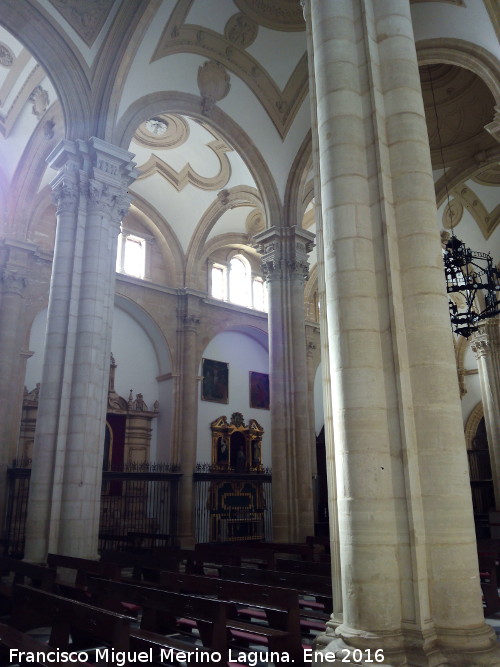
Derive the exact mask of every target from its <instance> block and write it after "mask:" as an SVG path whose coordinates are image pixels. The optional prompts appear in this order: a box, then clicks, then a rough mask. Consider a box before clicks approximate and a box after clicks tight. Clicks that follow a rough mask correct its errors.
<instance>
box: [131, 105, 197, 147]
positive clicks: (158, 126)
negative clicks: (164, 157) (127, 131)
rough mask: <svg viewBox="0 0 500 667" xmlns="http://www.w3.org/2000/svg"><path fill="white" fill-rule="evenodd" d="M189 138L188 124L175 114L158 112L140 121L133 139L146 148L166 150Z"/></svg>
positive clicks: (179, 144) (180, 144)
mask: <svg viewBox="0 0 500 667" xmlns="http://www.w3.org/2000/svg"><path fill="white" fill-rule="evenodd" d="M188 138H189V124H188V122H187V121H186V119H185V118H183V117H182V116H178V115H177V114H159V115H158V116H154V117H153V118H150V119H149V120H147V121H145V122H144V123H141V125H140V126H139V127H138V129H137V131H136V133H135V134H134V139H133V140H134V141H135V142H136V143H138V144H139V145H140V146H145V147H146V148H152V149H153V150H154V149H162V150H168V149H171V148H177V147H178V146H182V144H183V143H184V142H185V141H187V139H188Z"/></svg>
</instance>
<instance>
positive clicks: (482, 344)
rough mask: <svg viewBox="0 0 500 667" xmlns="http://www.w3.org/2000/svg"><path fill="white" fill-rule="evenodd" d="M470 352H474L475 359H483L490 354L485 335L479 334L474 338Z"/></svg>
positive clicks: (488, 343) (488, 342)
mask: <svg viewBox="0 0 500 667" xmlns="http://www.w3.org/2000/svg"><path fill="white" fill-rule="evenodd" d="M470 348H471V350H472V351H473V352H474V354H475V356H476V359H480V358H481V357H485V356H486V355H487V354H489V352H490V341H489V339H488V336H487V334H485V333H480V334H477V335H475V336H474V338H473V340H472V342H471V344H470Z"/></svg>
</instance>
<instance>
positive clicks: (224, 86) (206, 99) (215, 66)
mask: <svg viewBox="0 0 500 667" xmlns="http://www.w3.org/2000/svg"><path fill="white" fill-rule="evenodd" d="M197 83H198V89H199V91H200V95H201V98H202V113H203V115H204V116H210V115H211V113H212V109H213V108H214V105H215V103H216V102H220V101H221V100H223V99H224V98H225V97H226V96H227V95H228V93H229V91H230V89H231V84H230V77H229V74H228V73H227V71H226V69H225V67H224V66H223V65H222V64H221V63H219V62H216V61H215V60H207V61H206V62H204V63H203V65H200V67H199V68H198V78H197Z"/></svg>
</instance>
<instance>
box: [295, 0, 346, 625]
mask: <svg viewBox="0 0 500 667" xmlns="http://www.w3.org/2000/svg"><path fill="white" fill-rule="evenodd" d="M301 4H302V7H303V10H304V19H305V21H306V34H307V56H308V66H309V97H310V101H311V147H312V156H313V172H314V202H315V205H314V219H315V221H316V247H317V257H318V299H319V306H320V308H319V326H320V341H321V373H322V380H323V415H324V420H325V454H326V476H327V483H328V521H329V534H330V553H331V568H332V597H333V614H332V619H331V621H330V623H331V624H332V627H333V623H334V620H335V621H338V623H340V622H341V620H342V568H341V564H340V538H339V517H338V503H337V475H336V469H335V448H334V432H333V407H332V406H333V404H332V384H331V375H330V351H329V350H330V347H329V341H328V317H327V307H326V285H325V261H324V256H325V255H324V242H323V216H322V213H321V211H322V207H321V164H320V160H319V140H318V106H317V95H316V79H315V76H314V49H313V40H312V26H311V6H310V3H309V1H308V0H301ZM332 342H333V341H332Z"/></svg>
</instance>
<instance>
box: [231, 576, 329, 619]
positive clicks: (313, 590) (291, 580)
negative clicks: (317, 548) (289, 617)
mask: <svg viewBox="0 0 500 667" xmlns="http://www.w3.org/2000/svg"><path fill="white" fill-rule="evenodd" d="M221 577H222V578H223V579H232V580H233V581H249V582H252V583H255V584H266V585H269V586H281V587H283V588H293V589H295V590H297V591H298V592H299V594H300V595H301V600H300V604H301V605H303V606H309V607H311V608H312V609H315V608H316V609H322V610H323V611H325V612H328V613H331V612H332V611H333V600H332V580H331V578H330V577H318V576H315V575H312V574H301V573H296V572H278V571H276V570H255V569H253V568H250V567H232V566H223V567H222V568H221ZM304 596H312V597H314V598H315V601H314V602H313V601H309V600H305V599H304Z"/></svg>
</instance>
